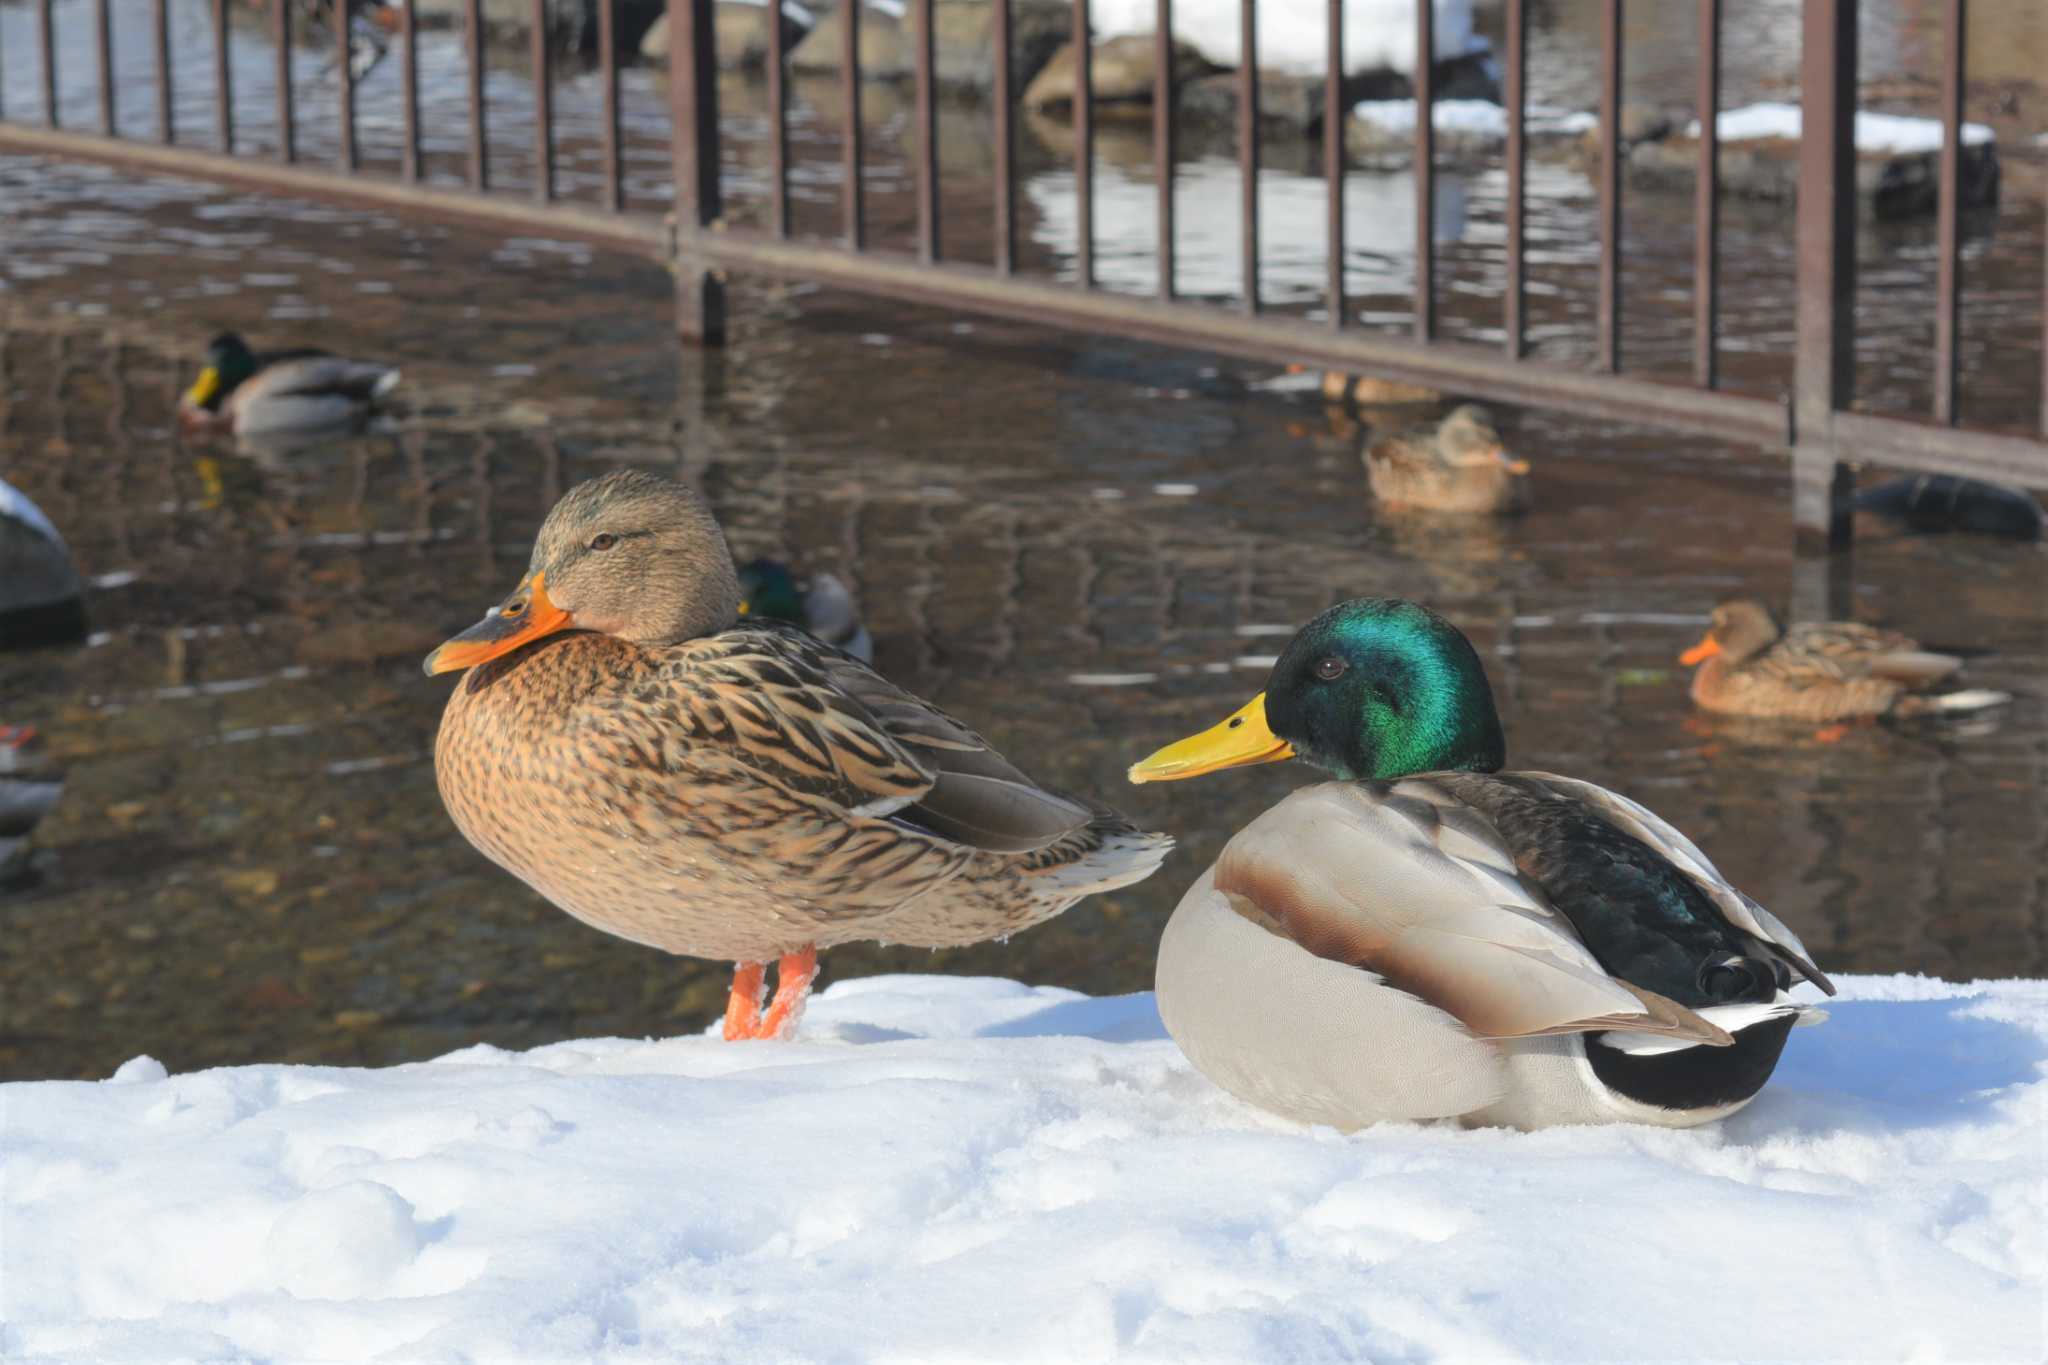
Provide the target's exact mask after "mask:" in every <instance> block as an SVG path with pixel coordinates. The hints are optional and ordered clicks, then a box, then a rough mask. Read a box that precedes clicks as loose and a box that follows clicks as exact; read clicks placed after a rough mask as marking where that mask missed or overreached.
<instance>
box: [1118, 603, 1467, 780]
mask: <svg viewBox="0 0 2048 1365" xmlns="http://www.w3.org/2000/svg"><path fill="white" fill-rule="evenodd" d="M1505 750H1506V741H1505V740H1504V739H1503V738H1502V736H1501V729H1500V717H1499V715H1498V714H1497V713H1496V712H1495V711H1494V709H1493V688H1492V687H1491V686H1489V685H1488V683H1487V681H1486V669H1485V668H1484V666H1482V665H1481V664H1480V662H1479V655H1478V652H1477V651H1475V650H1474V649H1473V648H1472V642H1471V641H1469V640H1467V639H1466V638H1465V636H1464V634H1463V632H1461V631H1460V630H1459V629H1458V628H1457V627H1456V626H1454V625H1452V624H1451V623H1450V622H1449V621H1446V620H1444V618H1443V617H1441V616H1438V615H1437V614H1436V613H1435V612H1433V611H1431V610H1430V609H1429V608H1427V607H1425V606H1421V605H1419V604H1418V603H1414V602H1404V601H1399V600H1395V599H1391V598H1375V597H1360V598H1355V599H1353V600H1352V601H1349V602H1344V603H1341V604H1339V605H1338V606H1334V607H1331V608H1330V609H1329V610H1328V611H1326V612H1324V613H1323V614H1322V615H1321V616H1318V617H1317V618H1316V619H1315V620H1313V621H1311V622H1309V623H1308V624H1307V625H1306V626H1303V627H1302V628H1301V630H1300V632H1299V633H1298V634H1296V635H1295V637H1294V639H1293V640H1291V641H1289V642H1288V645H1287V650H1286V652H1285V653H1283V654H1282V655H1281V656H1280V661H1279V662H1278V663H1276V664H1274V665H1273V673H1272V676H1271V677H1270V678H1268V679H1267V680H1266V690H1265V691H1264V692H1261V693H1260V694H1259V695H1258V696H1256V697H1253V698H1252V699H1251V700H1250V701H1249V702H1247V703H1246V704H1245V705H1244V706H1243V707H1241V708H1239V710H1238V711H1237V712H1236V714H1234V715H1232V716H1231V717H1230V718H1229V719H1227V720H1225V721H1224V722H1223V723H1222V724H1221V725H1218V726H1216V727H1214V728H1213V729H1209V730H1205V731H1203V732H1202V733H1201V734H1199V735H1195V736H1193V737H1192V738H1189V739H1184V740H1182V741H1180V742H1179V743H1178V744H1169V745H1168V746H1167V747H1166V748H1164V749H1161V750H1160V751H1159V752H1158V753H1156V754H1153V755H1152V756H1151V757H1150V758H1148V759H1146V760H1145V761H1144V762H1142V763H1137V764H1133V765H1132V767H1131V771H1130V777H1131V781H1133V782H1170V781H1174V780H1176V779H1179V778H1183V777H1196V776H1199V775H1200V774H1202V773H1207V772H1214V771H1215V770H1216V769H1218V768H1234V767H1238V766H1239V765H1241V764H1246V763H1270V762H1273V761H1274V760H1277V759H1282V758H1302V759H1305V760H1307V761H1308V762H1310V763H1313V764H1315V765H1316V766H1317V767H1318V768H1321V769H1323V770H1324V771H1326V772H1328V773H1330V774H1332V775H1334V776H1336V777H1340V778H1343V779H1345V780H1347V781H1359V780H1364V779H1379V780H1388V779H1392V778H1396V777H1403V776H1406V775H1408V774H1410V773H1424V772H1442V771H1446V770H1455V771H1464V772H1495V771H1498V770H1499V768H1500V765H1501V761H1502V759H1503V758H1504V757H1505Z"/></svg>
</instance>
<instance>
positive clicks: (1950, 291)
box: [1934, 0, 1969, 426]
mask: <svg viewBox="0 0 2048 1365" xmlns="http://www.w3.org/2000/svg"><path fill="white" fill-rule="evenodd" d="M1968 23H1969V5H1968V3H1967V0H1948V3H1947V4H1946V5H1945V6H1944V7H1943V14H1942V22H1941V37H1942V53H1941V184H1940V188H1939V190H1938V192H1937V195H1936V213H1937V214H1938V224H1939V225H1938V227H1937V228H1936V235H1937V237H1938V238H1939V241H1940V246H1939V250H1940V254H1941V261H1940V265H1939V267H1938V273H1937V275H1936V278H1935V284H1934V300H1935V301H1934V420H1935V421H1937V422H1940V423H1942V424H1944V425H1946V426H1954V425H1955V423H1956V418H1957V411H1956V369H1957V367H1956V339H1957V338H1956V328H1957V324H1958V323H1959V322H1960V320H1961V319H1960V314H1959V310H1958V300H1959V296H1960V295H1961V293H1962V284H1963V281H1962V274H1963V243H1962V234H1961V227H1960V225H1959V224H1958V223H1957V221H1956V215H1957V211H1958V210H1959V208H1960V207H1961V204H1960V200H1961V198H1962V171H1963V164H1962V163H1963V78H1964V72H1963V35H1964V32H1965V28H1966V26H1967V24H1968Z"/></svg>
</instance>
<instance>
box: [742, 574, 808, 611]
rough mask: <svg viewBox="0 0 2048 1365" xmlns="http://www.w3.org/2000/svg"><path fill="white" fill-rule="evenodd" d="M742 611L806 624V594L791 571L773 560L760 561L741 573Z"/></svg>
mask: <svg viewBox="0 0 2048 1365" xmlns="http://www.w3.org/2000/svg"><path fill="white" fill-rule="evenodd" d="M740 612H741V614H742V615H745V616H766V617H769V618H771V619H772V620H776V621H792V622H794V623H796V624H797V625H802V624H803V623H804V599H803V594H802V593H800V592H798V591H797V586H796V580H795V579H794V578H792V577H791V576H790V573H789V569H788V568H787V567H786V566H785V565H782V564H778V563H776V562H775V561H774V560H772V559H757V560H755V561H754V562H753V563H751V564H748V565H746V566H745V567H743V568H742V569H741V570H740Z"/></svg>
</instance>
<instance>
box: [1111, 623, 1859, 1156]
mask: <svg viewBox="0 0 2048 1365" xmlns="http://www.w3.org/2000/svg"><path fill="white" fill-rule="evenodd" d="M1505 755H1506V741H1505V739H1504V738H1503V736H1502V734H1501V727H1500V720H1499V717H1498V715H1497V713H1496V712H1495V710H1494V704H1493V690H1492V688H1491V687H1490V686H1489V684H1488V682H1487V678H1486V672H1485V669H1484V667H1483V666H1482V665H1481V663H1480V661H1479V656H1478V654H1477V653H1476V652H1475V651H1474V650H1473V648H1472V645H1471V642H1470V641H1468V640H1467V639H1466V638H1465V636H1464V635H1463V633H1461V632H1460V631H1459V630H1458V629H1457V627H1455V626H1453V625H1452V624H1451V623H1450V622H1448V621H1446V620H1444V619H1443V618H1442V617H1440V616H1438V615H1436V613H1434V612H1432V611H1430V610H1429V609H1428V608H1426V607H1423V606H1420V605H1419V604H1417V603H1414V602H1404V601H1397V600H1390V599H1373V598H1360V599H1357V600H1354V601H1350V602H1345V603H1343V604H1341V605H1339V606H1335V607H1332V608H1330V609H1329V610H1328V611H1326V612H1324V613H1323V614H1322V615H1321V616H1318V617H1317V618H1316V619H1315V620H1313V621H1311V622H1310V623H1309V624H1308V625H1306V626H1304V627H1303V628H1302V629H1301V631H1300V633H1298V634H1297V635H1296V636H1295V637H1294V639H1293V640H1292V641H1290V642H1289V644H1288V646H1287V649H1286V651H1285V652H1284V653H1283V654H1282V655H1281V656H1280V659H1279V661H1278V662H1277V663H1275V664H1274V666H1273V672H1272V676H1271V677H1270V678H1269V679H1268V680H1267V683H1266V690H1265V691H1264V692H1262V693H1260V694H1259V695H1258V696H1256V697H1254V698H1253V699H1252V700H1251V701H1250V702H1249V703H1247V704H1246V705H1245V706H1243V707H1241V708H1239V710H1238V711H1237V712H1236V714H1234V715H1232V716H1230V717H1229V718H1228V719H1227V720H1225V721H1224V722H1223V723H1222V724H1220V725H1217V726H1215V727H1213V728H1212V729H1210V730H1207V731H1205V732H1203V733H1202V734H1199V735H1196V736H1193V737H1192V738H1189V739H1185V740H1182V741H1180V742H1179V743H1177V744H1172V745H1169V746H1167V747H1166V748H1164V749H1161V750H1160V751H1159V752H1157V753H1155V754H1153V755H1152V756H1151V757H1150V758H1147V759H1146V760H1144V761H1143V762H1142V763H1138V764H1135V765H1134V766H1133V767H1132V768H1131V773H1130V776H1131V780H1132V781H1133V782H1165V781H1175V780H1178V779H1181V778H1189V777H1196V776H1199V775H1201V774H1203V773H1209V772H1214V771H1216V770H1218V769H1222V768H1231V767H1237V766H1239V765H1242V764H1250V763H1269V762H1273V761H1276V760H1280V759H1288V758H1297V757H1298V758H1301V759H1303V760H1304V761H1306V762H1308V763H1311V764H1313V765H1315V766H1316V767H1318V768H1321V769H1322V770H1323V771H1324V772H1326V773H1328V774H1329V775H1330V776H1331V778H1332V779H1334V780H1331V781H1326V782H1321V783H1318V784H1315V785H1313V786H1308V787H1304V788H1302V789H1300V790H1299V791H1296V792H1295V793H1294V794H1293V795H1291V796H1288V797H1286V798H1285V799H1283V800H1282V801H1281V802H1280V803H1279V804H1278V805H1276V806H1274V807H1272V808H1271V809H1270V810H1268V811H1266V812H1265V813H1264V814H1262V815H1260V816H1258V817H1257V818H1256V819H1254V820H1252V821H1251V823H1250V824H1248V825H1246V826H1245V827H1244V828H1243V829H1242V830H1240V831H1238V833H1237V834H1235V835H1234V836H1232V838H1231V839H1230V841H1229V843H1227V844H1226V845H1225V846H1224V848H1223V852H1222V854H1221V855H1220V856H1219V857H1218V858H1217V860H1216V862H1215V863H1214V864H1213V865H1212V866H1211V867H1210V868H1209V870H1208V871H1207V872H1205V873H1203V874H1202V876H1201V877H1200V878H1199V879H1198V880H1197V881H1196V882H1195V884H1194V885H1193V886H1192V887H1190V888H1189V890H1188V892H1187V894H1186V895H1185V896H1183V897H1182V898H1181V902H1180V905H1179V906H1178V908H1176V909H1175V910H1174V912H1173V917H1172V919H1171V920H1170V921H1169V922H1168V924H1167V926H1166V932H1165V936H1164V937H1163V938H1162V940H1161V941H1160V945H1159V962H1158V969H1157V979H1156V984H1157V988H1158V1001H1159V1013H1160V1016H1161V1017H1162V1018H1163V1019H1164V1020H1165V1022H1166V1027H1167V1030H1168V1031H1169V1032H1170V1033H1172V1035H1173V1038H1174V1041H1175V1042H1177V1043H1178V1044H1180V1047H1181V1050H1182V1051H1183V1052H1185V1053H1186V1054H1187V1056H1188V1059H1189V1060H1190V1061H1192V1062H1193V1063H1194V1064H1195V1067H1196V1069H1198V1070H1200V1071H1201V1072H1202V1073H1203V1074H1205V1075H1207V1076H1208V1077H1209V1078H1210V1079H1211V1080H1213V1081H1215V1082H1216V1083H1217V1084H1218V1085H1220V1086H1222V1087H1223V1088H1224V1089H1225V1090H1228V1091H1230V1092H1231V1093H1232V1094H1235V1095H1237V1096H1238V1097H1239V1098H1241V1099H1243V1100H1246V1101H1248V1102H1249V1103H1252V1104H1255V1105H1258V1106H1260V1107H1261V1108H1264V1109H1268V1110H1271V1111H1273V1112H1275V1113H1278V1114H1282V1115H1285V1116H1286V1117H1288V1118H1292V1119H1297V1120H1300V1121H1302V1122H1307V1123H1328V1124H1332V1125H1334V1126H1336V1127H1338V1128H1342V1129H1353V1128H1360V1127H1363V1126H1365V1125H1367V1124H1371V1123H1377V1122H1382V1121H1390V1120H1391V1121H1415V1120H1419V1119H1432V1118H1456V1119H1459V1120H1461V1121H1462V1122H1464V1123H1466V1124H1475V1125H1498V1126H1508V1127H1516V1128H1547V1127H1553V1126H1558V1125H1564V1124H1582V1123H1616V1122H1631V1123H1648V1124H1656V1125H1659V1126H1663V1127H1673V1128H1681V1127H1688V1126H1691V1125H1693V1124H1698V1123H1705V1122H1708V1121H1709V1120H1712V1119H1716V1118H1720V1117H1722V1116H1724V1115H1727V1114H1731V1113H1733V1112H1735V1111H1736V1110H1738V1109H1740V1108H1742V1107H1743V1106H1744V1105H1746V1104H1748V1103H1749V1102H1750V1101H1751V1100H1752V1099H1754V1098H1755V1097H1756V1095H1757V1093H1758V1092H1759V1091H1760V1090H1761V1089H1762V1088H1763V1086H1764V1083H1765V1082H1766V1081H1768V1080H1769V1079H1770V1075H1771V1072H1772V1070H1773V1069H1774V1068H1775V1067H1776V1066H1777V1062H1778V1057H1779V1054H1780V1052H1781V1051H1782V1050H1783V1048H1784V1046H1785V1040H1786V1036H1787V1034H1788V1033H1789V1032H1790V1031H1791V1029H1792V1027H1793V1026H1794V1025H1795V1024H1799V1023H1812V1022H1818V1020H1819V1018H1820V1017H1821V1016H1819V1015H1818V1013H1817V1012H1816V1011H1814V1010H1813V1009H1812V1007H1811V1006H1809V1005H1807V1004H1805V1003H1803V1002H1800V1001H1797V1000H1794V999H1793V998H1792V996H1791V995H1790V994H1789V991H1790V989H1791V987H1792V986H1793V985H1794V984H1795V983H1796V982H1799V981H1806V982H1810V983H1812V984H1813V985H1814V986H1817V987H1819V988H1820V989H1821V990H1822V991H1825V992H1827V993H1828V994H1830V995H1832V994H1833V993H1834V987H1833V986H1832V985H1830V984H1829V982H1828V979H1827V978H1826V977H1825V976H1823V975H1822V974H1821V973H1820V971H1819V969H1818V968H1816V967H1815V966H1814V964H1813V962H1812V959H1811V957H1810V955H1809V954H1808V953H1807V951H1806V949H1805V947H1804V946H1803V945H1802V944H1801V943H1800V942H1799V939H1798V938H1797V937H1796V936H1795V935H1793V933H1792V932H1791V930H1789V929H1787V928H1786V927H1785V926H1784V925H1782V924H1780V923H1779V922H1778V921H1777V920H1776V919H1775V918H1773V917H1772V915H1771V914H1770V912H1769V911H1767V910H1765V909H1764V908H1763V907H1762V906H1760V905H1758V904H1757V903H1756V902H1755V901H1753V900H1751V899H1749V897H1747V896H1745V895H1743V894H1742V892H1740V891H1739V890H1737V889H1736V888H1735V887H1733V886H1731V885H1730V884H1729V883H1728V881H1727V880H1726V879H1725V878H1723V877H1722V876H1721V874H1720V873H1719V872H1718V871H1716V870H1715V868H1714V865H1713V864H1712V863H1710V862H1708V861H1707V858H1706V855H1705V854H1703V853H1701V852H1700V850H1699V849H1698V848H1696V847H1694V845H1693V843H1692V841H1691V840H1689V839H1687V838H1686V837H1685V835H1683V834H1681V833H1680V832H1679V831H1678V830H1676V829H1674V828H1673V827H1672V826H1671V825H1669V824H1667V823H1665V822H1664V821H1663V820H1661V819H1659V818H1658V817H1657V816H1656V815H1655V814H1653V813H1652V812H1650V811H1648V810H1646V809H1644V808H1643V807H1642V806H1639V805H1637V804H1636V803H1635V802H1634V801H1631V800H1629V799H1628V798H1627V797H1625V796H1622V795H1619V794H1618V793H1615V792H1611V791H1608V790H1606V789H1604V788H1602V787H1598V786H1595V785H1594V784H1593V783H1591V782H1584V781H1578V780H1575V779H1573V778H1568V777H1559V776H1557V775H1555V774H1552V773H1542V772H1504V771H1502V765H1503V762H1504V759H1505Z"/></svg>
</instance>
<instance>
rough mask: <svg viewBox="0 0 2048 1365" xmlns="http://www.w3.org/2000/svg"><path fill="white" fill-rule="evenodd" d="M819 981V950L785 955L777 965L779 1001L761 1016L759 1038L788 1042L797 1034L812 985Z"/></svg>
mask: <svg viewBox="0 0 2048 1365" xmlns="http://www.w3.org/2000/svg"><path fill="white" fill-rule="evenodd" d="M817 979H818V950H817V949H816V948H805V949H802V950H801V951H799V952H794V953H784V954H783V955H782V960H781V961H780V962H778V963H776V965H775V1001H774V1003H773V1004H771V1005H769V1006H768V1012H767V1013H766V1014H764V1015H762V1016H761V1030H760V1032H758V1033H756V1034H755V1035H754V1036H755V1037H756V1038H773V1039H778V1040H780V1039H784V1038H788V1037H789V1036H790V1035H791V1034H793V1033H795V1032H796V1026H797V1024H798V1023H799V1022H800V1021H801V1020H802V1019H803V1017H804V1005H805V1004H806V1003H808V1002H809V1000H810V998H811V983H812V982H813V981H816V980H817Z"/></svg>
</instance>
